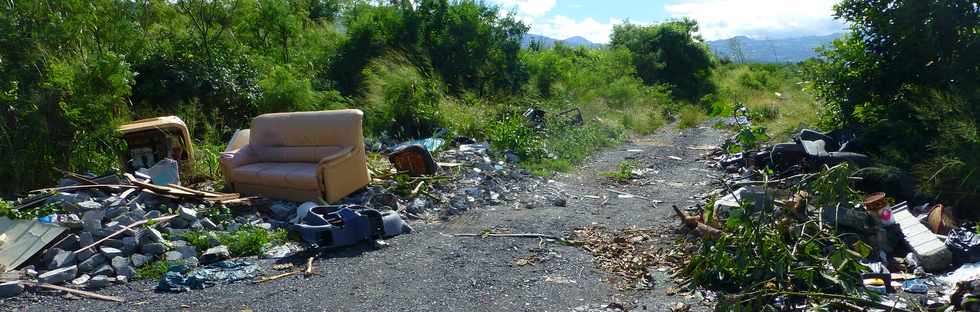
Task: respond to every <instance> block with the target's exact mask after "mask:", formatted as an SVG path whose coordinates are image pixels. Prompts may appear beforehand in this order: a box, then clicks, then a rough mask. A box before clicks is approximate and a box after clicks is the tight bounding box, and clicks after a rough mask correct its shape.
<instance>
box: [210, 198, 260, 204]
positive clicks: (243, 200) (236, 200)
mask: <svg viewBox="0 0 980 312" xmlns="http://www.w3.org/2000/svg"><path fill="white" fill-rule="evenodd" d="M260 198H262V197H260V196H250V197H239V198H233V199H227V200H219V201H218V203H219V204H225V205H234V204H241V203H246V202H250V201H253V200H256V199H260Z"/></svg>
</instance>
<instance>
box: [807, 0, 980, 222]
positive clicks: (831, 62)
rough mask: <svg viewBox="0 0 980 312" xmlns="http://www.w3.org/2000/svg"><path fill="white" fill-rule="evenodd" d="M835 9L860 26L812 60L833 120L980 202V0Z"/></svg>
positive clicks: (923, 177)
mask: <svg viewBox="0 0 980 312" xmlns="http://www.w3.org/2000/svg"><path fill="white" fill-rule="evenodd" d="M835 10H836V15H837V16H838V17H840V18H842V19H843V20H846V21H849V22H850V25H852V26H851V33H852V34H851V35H849V36H847V37H845V38H843V39H840V40H837V41H835V42H834V44H833V46H832V47H829V48H827V49H824V50H823V51H822V54H823V59H821V60H814V61H811V62H808V63H807V64H806V65H807V66H806V67H805V72H806V73H807V75H808V76H809V78H810V79H812V81H813V83H812V84H811V87H812V89H813V90H814V91H815V93H816V95H817V97H818V98H819V99H820V100H822V101H824V102H825V103H826V114H825V119H824V125H825V126H826V127H828V128H836V127H845V128H853V129H858V130H859V137H861V138H863V141H864V142H866V143H867V144H864V145H863V147H864V151H863V152H865V153H868V154H871V155H875V156H876V157H877V158H878V160H880V161H883V162H885V163H888V164H891V165H892V166H896V167H904V168H912V171H913V172H914V173H915V174H916V176H918V178H919V182H920V184H921V185H922V186H923V188H924V189H925V191H928V192H931V193H934V194H935V195H940V196H941V199H942V200H944V201H946V202H947V203H952V204H954V205H966V206H968V207H976V203H977V202H978V199H980V190H978V187H980V179H978V178H977V176H976V175H975V174H973V171H972V170H971V169H968V168H975V167H977V165H978V164H980V159H977V156H976V155H977V154H978V152H980V148H978V146H980V145H978V144H977V138H978V137H980V135H978V133H980V132H978V127H977V121H978V120H980V110H978V109H977V103H980V79H978V78H977V77H980V75H978V70H980V65H978V64H980V54H978V53H976V51H977V50H978V48H980V46H978V45H980V32H978V31H977V29H978V28H977V25H980V15H978V14H977V11H976V10H977V9H976V3H975V2H973V1H939V2H936V1H892V2H882V1H870V2H869V1H850V0H849V1H843V2H841V3H840V4H838V5H837V6H836V7H835ZM923 147H924V148H923Z"/></svg>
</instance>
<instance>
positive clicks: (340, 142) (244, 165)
mask: <svg viewBox="0 0 980 312" xmlns="http://www.w3.org/2000/svg"><path fill="white" fill-rule="evenodd" d="M363 117H364V113H363V112H361V111H360V110H356V109H346V110H336V111H320V112H298V113H276V114H265V115H261V116H258V117H255V119H253V120H252V126H251V129H246V130H239V131H238V132H237V133H235V135H234V136H233V137H232V139H231V141H230V142H228V147H227V149H226V150H225V152H224V153H222V154H221V168H222V170H223V172H224V175H225V181H226V183H228V185H229V186H230V187H231V188H233V189H234V190H235V191H236V192H238V193H241V194H245V195H262V196H266V197H270V198H277V199H285V200H292V201H315V200H321V199H322V200H325V201H327V202H329V203H335V202H337V201H339V200H340V199H342V198H344V197H345V196H347V195H350V194H351V193H353V192H354V191H357V190H358V189H361V188H363V187H365V186H367V184H368V183H369V182H370V180H371V177H370V174H369V173H368V169H367V158H366V156H365V152H364V135H363V130H362V128H361V124H362V121H363Z"/></svg>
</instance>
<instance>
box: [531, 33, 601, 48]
mask: <svg viewBox="0 0 980 312" xmlns="http://www.w3.org/2000/svg"><path fill="white" fill-rule="evenodd" d="M532 41H537V42H541V44H542V45H543V46H544V47H545V48H550V47H553V46H555V42H561V43H562V44H564V45H566V46H571V47H588V48H601V47H602V44H599V43H594V42H592V41H589V39H585V38H583V37H580V36H575V37H571V38H568V39H565V40H558V39H555V38H551V37H547V36H542V35H535V34H527V35H525V36H524V39H523V40H521V45H522V46H524V47H525V48H526V47H527V46H528V45H530V44H531V42H532Z"/></svg>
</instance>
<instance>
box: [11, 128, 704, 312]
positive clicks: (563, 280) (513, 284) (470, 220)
mask: <svg viewBox="0 0 980 312" xmlns="http://www.w3.org/2000/svg"><path fill="white" fill-rule="evenodd" d="M722 137H723V135H722V133H721V131H720V130H716V129H712V128H710V127H702V128H696V129H687V130H676V129H673V128H666V129H663V130H661V131H658V133H656V134H653V135H650V136H648V137H644V138H640V139H637V140H635V141H633V142H629V143H627V144H624V145H622V146H619V147H617V148H615V149H610V150H607V151H604V152H602V153H599V154H597V155H595V156H594V157H592V158H590V160H589V161H588V162H587V163H586V164H585V165H583V166H581V167H580V168H578V169H577V170H575V171H574V172H571V173H566V174H559V175H557V176H556V177H554V178H553V180H554V182H553V183H549V184H550V186H555V187H558V188H560V189H563V190H564V191H565V192H567V194H568V195H569V197H568V200H567V201H568V203H567V206H566V207H557V206H553V205H550V204H549V205H544V206H542V207H536V208H533V209H527V208H525V207H519V206H515V205H514V204H510V205H499V206H491V207H481V208H479V209H473V210H470V211H467V212H465V213H463V214H461V215H458V216H454V217H452V218H450V219H449V220H448V221H445V222H441V223H431V224H413V226H414V228H415V230H416V231H415V233H413V234H411V235H403V236H400V237H396V238H393V239H391V240H389V241H388V242H389V243H390V246H389V247H387V248H384V249H378V250H375V249H373V248H371V247H367V246H361V247H353V248H347V249H342V250H333V251H328V252H326V253H323V254H322V255H321V256H320V259H319V260H317V261H316V262H315V267H316V271H317V273H318V274H317V275H314V276H312V277H309V278H304V277H299V276H297V277H289V278H284V279H281V280H277V281H272V282H268V283H263V284H252V283H236V284H231V285H222V286H216V287H212V288H207V289H204V290H198V291H191V292H189V293H182V294H170V293H158V292H155V291H153V288H154V286H155V285H156V282H155V281H140V282H133V283H129V284H125V285H119V286H113V287H110V288H107V289H105V290H102V291H100V293H103V294H108V295H114V296H120V297H123V298H125V299H126V300H127V302H126V303H111V302H104V301H96V300H88V299H85V300H78V299H70V298H65V297H63V296H60V295H43V294H37V293H30V292H27V293H24V294H22V295H21V296H19V297H16V298H13V299H8V300H6V301H0V310H14V311H66V310H71V311H120V310H126V311H130V310H140V311H144V310H145V311H177V310H188V311H295V310H306V311H573V310H579V311H581V310H590V308H591V307H599V306H607V305H609V304H610V303H616V304H620V305H622V306H625V307H627V308H628V309H630V310H633V311H670V307H671V306H672V305H673V304H675V303H677V302H685V303H688V304H690V305H691V306H692V308H693V310H695V311H698V310H710V307H706V306H704V305H702V304H700V303H698V302H697V299H695V298H692V297H689V296H681V295H675V296H667V295H666V294H665V290H666V289H667V288H668V287H669V281H666V280H664V281H663V282H662V283H660V281H659V280H658V284H657V285H656V286H655V287H654V288H653V289H651V290H642V291H621V290H617V288H616V287H614V286H613V285H612V283H610V282H609V280H610V276H609V275H608V274H607V273H605V272H602V271H600V270H598V269H596V268H595V266H594V265H593V263H592V257H591V256H590V255H589V254H588V253H586V252H584V251H583V250H581V249H579V248H577V247H573V246H564V245H560V244H554V243H547V242H543V241H541V240H539V239H529V238H485V239H483V238H472V237H452V236H449V235H448V234H452V233H480V232H481V231H483V230H485V229H509V230H510V231H511V232H513V233H524V232H528V233H545V234H552V235H558V236H565V235H569V234H571V233H572V231H573V230H575V229H577V228H582V227H586V226H603V227H607V228H609V229H612V230H616V229H626V228H633V227H635V228H656V229H663V235H662V237H660V238H659V239H658V240H657V244H662V245H663V246H664V247H665V248H671V247H672V246H673V245H674V237H675V236H676V235H677V234H674V232H675V229H676V228H677V220H676V218H674V217H672V212H671V210H670V206H671V205H678V206H681V207H685V206H689V205H691V204H693V203H694V202H695V201H696V199H695V198H694V196H695V195H697V194H700V193H703V192H705V191H707V190H708V189H709V188H710V187H709V186H708V183H709V182H711V181H713V180H717V177H718V176H719V175H720V174H721V173H720V172H717V171H715V170H712V169H710V168H708V167H707V165H706V164H705V163H704V162H702V161H698V158H699V156H700V155H701V154H703V153H705V152H706V151H705V150H704V148H705V147H706V146H711V145H714V146H717V145H719V144H720V142H721V140H722ZM671 156H673V157H671ZM678 158H679V160H677V159H678ZM625 159H635V160H636V161H638V162H640V163H641V164H642V165H643V166H644V167H649V168H651V169H653V170H654V171H653V172H652V173H651V174H649V175H648V176H649V179H648V181H647V182H648V183H643V185H638V184H637V185H629V186H624V185H618V184H616V183H612V182H610V181H609V180H608V178H606V177H604V176H602V174H601V173H602V172H607V171H613V170H615V169H616V167H617V165H618V164H619V163H620V162H621V161H623V160H625ZM608 189H615V190H617V191H622V192H626V193H630V194H635V195H639V196H642V197H645V198H648V199H651V200H657V201H662V203H660V204H658V205H657V206H658V207H659V208H656V209H655V208H653V205H651V204H650V201H648V200H646V199H641V198H639V197H635V198H619V197H618V196H617V194H616V193H613V192H610V191H608ZM592 196H599V197H603V196H605V197H606V199H602V198H599V199H595V198H593V197H592ZM603 202H605V203H604V204H603ZM530 255H536V256H537V258H538V259H540V261H539V262H538V263H536V264H535V265H528V266H518V265H515V264H514V262H515V259H517V258H519V257H528V256H530ZM296 261H297V264H298V265H302V264H300V263H301V262H302V260H296ZM263 264H264V265H265V266H266V267H267V268H268V267H269V266H270V265H271V263H263ZM270 270H271V269H270ZM669 273H670V272H662V273H661V275H663V276H666V274H669ZM586 307H590V308H586ZM576 308H577V309H576ZM591 310H595V309H591ZM597 311H598V310H597Z"/></svg>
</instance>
